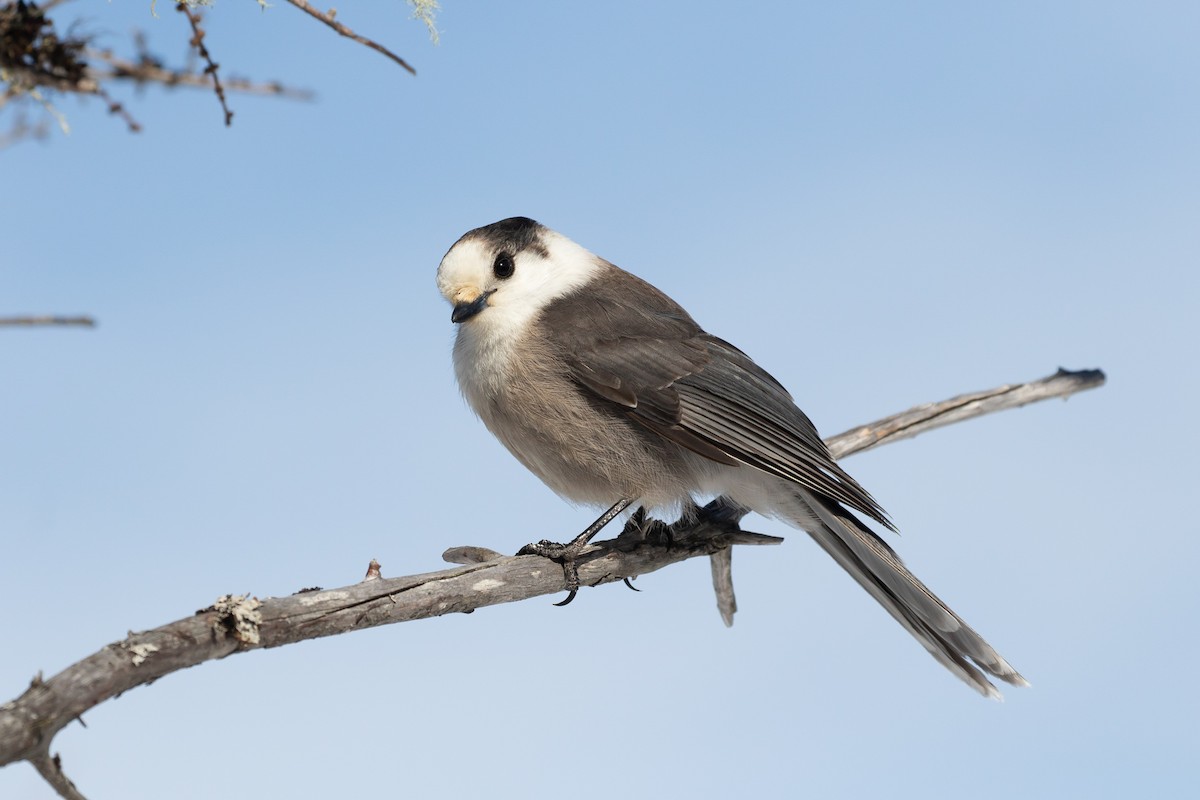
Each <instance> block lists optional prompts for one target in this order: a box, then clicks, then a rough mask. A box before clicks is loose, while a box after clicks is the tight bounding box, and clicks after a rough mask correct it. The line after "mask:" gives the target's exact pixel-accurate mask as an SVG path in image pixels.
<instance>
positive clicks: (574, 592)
mask: <svg viewBox="0 0 1200 800" xmlns="http://www.w3.org/2000/svg"><path fill="white" fill-rule="evenodd" d="M577 594H579V587H578V586H576V587H575V588H574V589H572V590H571V591H570V592H569V593H568V594H567V599H566V600H563V601H562V602H561V603H551V604H550V605H552V606H558V607H559V608H562V607H563V606H565V605H566V604H567V603H570V602H571V601H572V600H574V599H575V595H577Z"/></svg>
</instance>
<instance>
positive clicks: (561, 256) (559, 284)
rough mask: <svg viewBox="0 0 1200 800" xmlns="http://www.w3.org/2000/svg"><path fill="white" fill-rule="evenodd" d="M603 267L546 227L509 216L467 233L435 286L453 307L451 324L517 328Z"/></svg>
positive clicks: (444, 261) (440, 269)
mask: <svg viewBox="0 0 1200 800" xmlns="http://www.w3.org/2000/svg"><path fill="white" fill-rule="evenodd" d="M601 263H602V262H600V260H599V259H597V258H596V257H595V256H594V255H592V254H591V253H589V252H588V251H587V250H585V249H583V248H582V247H580V246H579V245H577V244H575V243H574V242H572V241H571V240H570V239H568V238H566V237H565V236H562V235H560V234H558V233H555V232H554V231H552V230H550V229H549V228H547V227H546V226H544V225H540V224H538V223H537V222H534V221H533V220H531V219H529V218H527V217H511V218H509V219H504V220H501V221H499V222H493V223H492V224H491V225H485V226H483V227H482V228H476V229H475V230H472V231H468V232H467V233H465V234H463V236H462V238H460V239H459V240H458V241H457V242H455V243H454V246H453V247H451V248H450V250H449V251H448V252H447V253H446V255H445V256H443V257H442V263H441V264H440V265H439V266H438V271H437V284H438V289H439V290H440V291H441V293H442V296H443V297H445V298H446V300H448V301H449V302H450V304H451V305H452V306H454V311H453V312H452V313H451V315H450V320H451V321H452V322H456V323H464V322H470V321H473V320H484V319H486V318H489V317H490V318H491V319H490V320H489V324H491V323H496V322H500V321H501V318H503V320H504V321H505V322H506V323H507V324H509V325H514V326H515V325H519V324H523V323H524V322H526V321H527V320H528V319H530V318H531V317H532V316H533V315H535V314H537V312H538V311H540V310H541V309H542V308H543V307H544V306H546V304H548V303H549V302H551V301H552V300H554V299H555V298H558V297H561V296H563V295H565V294H568V293H569V292H572V291H574V290H575V289H578V288H579V287H581V286H583V285H584V284H586V283H587V282H588V281H590V280H591V279H592V277H593V276H594V275H595V273H596V272H597V270H599V269H600V264H601Z"/></svg>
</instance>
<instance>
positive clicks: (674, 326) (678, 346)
mask: <svg viewBox="0 0 1200 800" xmlns="http://www.w3.org/2000/svg"><path fill="white" fill-rule="evenodd" d="M611 269H612V272H611V273H608V274H606V276H605V277H606V278H609V279H607V280H604V281H593V282H592V283H590V284H589V285H588V287H587V291H586V292H577V293H575V294H573V295H570V296H568V297H564V298H562V299H560V300H559V301H558V302H556V303H554V304H553V305H552V306H551V307H550V309H548V311H547V312H546V313H547V314H549V315H553V317H554V319H550V320H547V323H548V324H547V329H549V330H554V331H556V332H559V333H560V341H561V343H562V344H563V349H562V356H563V359H564V361H565V362H566V364H567V365H568V368H569V369H570V370H571V375H572V377H573V378H574V380H575V381H576V382H577V383H578V384H580V385H581V386H583V387H585V388H586V389H588V390H589V391H591V392H592V393H594V394H595V395H597V396H599V397H600V398H603V399H604V400H607V401H609V402H611V403H614V404H616V405H617V406H619V407H620V408H621V409H622V410H623V411H624V412H625V413H626V415H627V416H628V417H629V418H630V419H632V420H634V421H636V422H638V423H639V424H641V425H644V426H645V427H647V428H649V429H650V430H652V431H654V432H656V433H658V434H659V435H661V436H663V437H665V438H667V439H669V440H671V441H673V442H675V443H677V444H679V445H681V446H682V447H686V448H688V449H689V450H692V451H693V452H696V453H699V454H700V455H702V456H705V457H706V458H710V459H712V460H714V461H717V462H720V463H723V464H745V465H749V466H751V467H754V468H756V469H760V470H762V471H763V472H767V473H770V474H772V475H775V476H777V477H780V478H783V479H785V480H789V481H793V482H795V483H797V484H799V485H800V486H802V487H804V488H805V489H808V490H809V491H812V492H814V493H816V494H817V495H819V496H821V497H824V498H827V499H830V500H833V501H836V502H839V503H844V504H845V505H847V506H849V507H851V508H853V509H856V510H858V511H861V512H862V513H863V514H866V515H867V516H869V517H871V518H872V519H874V520H876V521H877V522H879V523H880V524H882V525H884V526H886V527H888V528H891V529H893V530H894V528H893V526H892V523H891V521H890V520H889V519H888V518H887V514H886V512H884V510H883V509H882V508H881V507H880V506H879V504H878V503H876V502H875V500H874V498H872V497H871V495H870V494H868V493H867V491H866V490H865V489H863V487H862V486H860V485H859V484H858V482H857V481H855V480H854V479H853V478H852V477H850V475H848V474H847V473H846V472H845V470H843V469H842V468H841V467H840V466H838V464H837V462H835V461H834V460H833V457H832V456H831V455H830V454H829V450H828V448H826V446H825V443H824V442H823V441H822V440H821V437H820V435H819V434H818V433H817V429H816V428H815V427H814V426H813V424H812V422H811V421H810V420H809V419H808V417H807V416H805V414H804V412H802V411H801V410H800V409H799V408H797V407H796V404H795V403H794V402H793V401H792V397H791V395H789V394H788V392H787V390H786V389H784V388H783V386H781V385H780V383H779V382H778V381H777V380H775V379H774V378H772V377H771V376H770V375H769V374H767V372H766V371H765V370H763V369H762V368H761V367H759V366H758V365H757V364H755V363H754V362H753V361H752V360H750V358H749V357H748V356H747V355H746V354H745V353H743V352H742V351H741V350H738V349H737V348H736V347H734V346H733V345H731V344H729V343H728V342H725V341H723V340H721V339H718V338H717V337H715V336H710V335H709V334H707V333H705V332H704V330H703V329H701V328H700V326H699V325H697V324H696V323H695V321H694V320H692V318H691V317H690V316H688V314H687V312H686V311H684V310H683V309H682V308H680V307H679V306H678V305H677V304H676V303H675V302H674V301H673V300H671V299H670V298H669V297H667V296H666V295H664V294H663V293H662V292H660V291H658V290H657V289H655V288H654V287H653V286H651V285H650V284H648V283H645V282H644V281H642V280H640V279H639V278H637V277H635V276H633V275H630V274H629V273H626V272H624V271H622V270H619V269H617V268H616V267H611ZM598 322H603V323H606V324H602V325H598V324H597V323H598ZM601 329H602V330H606V331H610V332H611V331H618V333H617V334H616V335H615V336H613V335H606V336H603V337H601V336H598V335H597V334H596V331H597V330H601Z"/></svg>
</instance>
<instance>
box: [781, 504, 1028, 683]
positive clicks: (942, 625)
mask: <svg viewBox="0 0 1200 800" xmlns="http://www.w3.org/2000/svg"><path fill="white" fill-rule="evenodd" d="M796 500H797V502H798V503H799V504H800V505H801V506H803V508H804V509H805V510H806V511H808V514H806V515H804V516H806V517H808V518H807V519H802V520H801V519H793V520H792V522H794V523H796V524H800V526H801V527H803V528H804V529H805V530H807V531H808V533H809V535H811V536H812V537H813V539H815V540H816V542H817V544H819V545H820V546H821V547H822V548H823V549H824V550H825V552H827V553H829V555H831V556H833V558H834V560H835V561H837V562H838V563H839V564H841V566H842V568H843V569H845V570H846V571H847V572H848V573H850V575H851V577H853V578H854V579H855V580H856V581H858V583H859V584H860V585H861V586H862V587H863V588H864V589H866V590H867V592H869V593H870V595H871V596H872V597H874V598H875V599H876V600H877V601H879V604H880V605H882V606H883V607H884V608H885V609H887V610H888V612H889V613H890V614H891V615H892V616H893V617H895V618H896V620H897V621H898V622H899V623H900V624H901V625H903V626H904V628H905V629H906V630H908V632H909V633H911V634H912V635H913V637H914V638H916V640H917V641H919V642H920V643H921V644H922V645H923V646H924V647H925V649H926V650H928V651H929V653H930V654H931V655H932V656H933V657H934V658H936V659H937V660H938V661H939V662H941V664H942V665H943V666H944V667H946V669H948V670H950V671H951V672H952V673H954V674H955V675H957V676H958V677H959V678H960V679H961V680H962V681H963V682H965V683H966V684H967V685H968V686H971V687H972V688H974V689H975V690H976V691H978V692H979V693H980V694H983V695H985V696H987V697H992V698H994V699H997V700H999V699H1001V695H1000V692H999V691H998V690H997V689H996V687H995V686H993V685H992V684H991V682H990V681H988V679H987V678H986V677H985V676H984V674H983V673H984V672H986V673H988V674H989V675H992V676H995V677H996V678H999V679H1000V680H1002V681H1005V682H1006V683H1011V684H1013V685H1015V686H1028V685H1029V683H1028V681H1026V680H1025V679H1024V678H1023V677H1021V675H1020V673H1018V672H1017V671H1016V670H1015V669H1013V667H1012V665H1011V664H1009V663H1008V662H1007V661H1005V660H1004V658H1002V657H1001V656H1000V654H999V653H997V652H996V651H995V650H994V649H993V648H992V646H991V645H989V644H988V643H987V642H986V641H984V639H983V637H982V636H980V635H979V634H978V633H976V632H975V631H974V630H972V629H971V626H969V625H968V624H967V623H966V622H964V621H963V620H962V618H961V617H959V616H958V615H957V614H955V613H954V612H953V611H951V610H950V608H949V607H948V606H947V605H946V604H945V603H943V602H942V601H941V600H940V599H938V597H937V595H935V594H934V593H933V592H931V591H930V590H929V589H928V587H926V586H925V584H923V583H921V581H919V580H917V578H916V576H914V575H913V574H912V573H911V572H909V571H908V569H907V568H906V567H905V566H904V563H903V562H902V561H900V558H899V557H898V556H897V555H896V553H895V551H893V550H892V549H891V548H890V547H888V546H887V544H886V543H884V541H883V540H882V539H880V538H879V537H878V536H876V535H875V533H874V532H873V531H871V530H870V529H869V528H867V527H866V526H865V525H864V524H863V523H862V522H861V521H860V520H859V519H858V518H857V517H855V516H854V515H853V514H852V513H850V512H849V511H847V510H846V509H844V508H843V507H842V506H841V505H840V504H838V503H836V502H833V501H830V500H824V499H822V498H818V497H815V496H813V495H811V494H808V493H804V494H799V493H798V494H797V496H796ZM981 670H982V671H981Z"/></svg>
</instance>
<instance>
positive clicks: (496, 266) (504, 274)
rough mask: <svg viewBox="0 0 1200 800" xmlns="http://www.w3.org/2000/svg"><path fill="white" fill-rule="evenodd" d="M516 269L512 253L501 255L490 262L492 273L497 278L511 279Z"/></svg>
mask: <svg viewBox="0 0 1200 800" xmlns="http://www.w3.org/2000/svg"><path fill="white" fill-rule="evenodd" d="M516 269H517V268H516V265H514V264H513V257H512V253H501V254H499V255H498V256H496V260H495V261H493V262H492V272H494V273H496V277H497V278H511V277H512V274H513V272H515V271H516Z"/></svg>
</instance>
